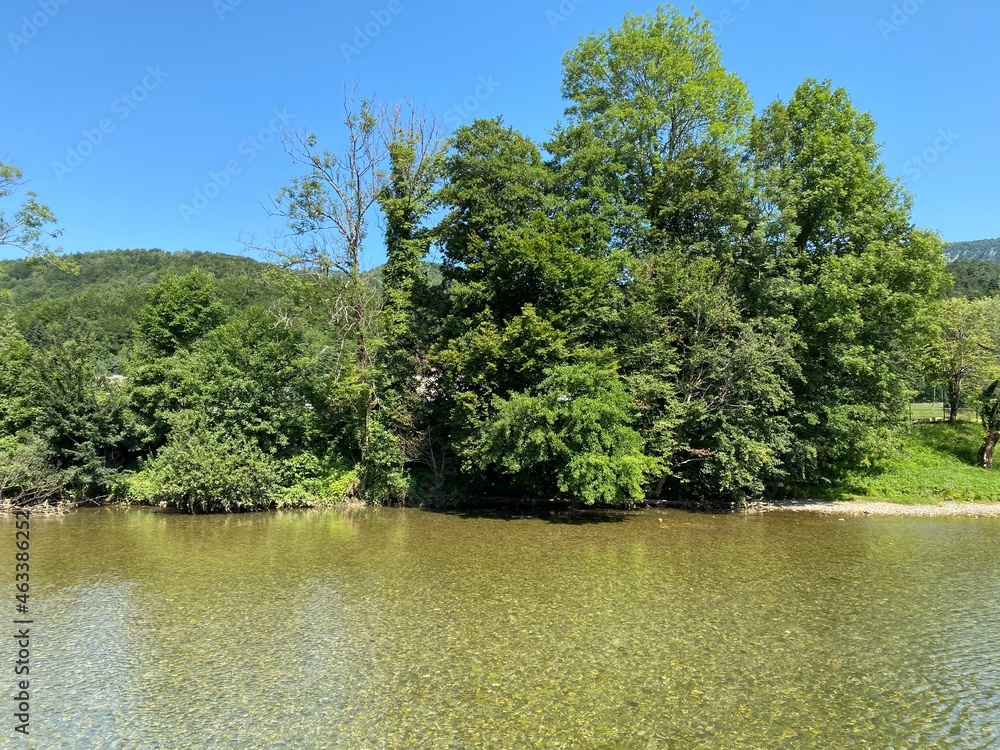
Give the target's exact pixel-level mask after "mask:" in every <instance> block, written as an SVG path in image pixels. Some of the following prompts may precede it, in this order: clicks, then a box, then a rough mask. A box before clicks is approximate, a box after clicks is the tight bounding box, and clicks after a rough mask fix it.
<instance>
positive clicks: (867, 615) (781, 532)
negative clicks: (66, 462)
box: [0, 510, 1000, 750]
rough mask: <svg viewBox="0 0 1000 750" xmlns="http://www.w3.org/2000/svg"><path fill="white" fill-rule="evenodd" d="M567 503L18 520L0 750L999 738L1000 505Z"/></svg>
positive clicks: (979, 743)
mask: <svg viewBox="0 0 1000 750" xmlns="http://www.w3.org/2000/svg"><path fill="white" fill-rule="evenodd" d="M660 519H662V520H660ZM582 520H583V521H585V522H583V523H579V524H575V525H574V524H556V523H550V522H549V521H548V520H546V519H539V518H506V519H504V518H497V517H490V516H463V515H445V514H433V513H427V512H421V511H416V510H383V511H365V512H358V513H332V512H331V513H298V514H296V513H288V514H277V515H254V516H240V517H234V516H228V517H197V518H192V517H186V516H176V515H165V514H160V513H152V512H144V511H127V512H126V511H107V510H105V511H86V512H79V513H76V514H72V515H69V516H66V517H64V518H58V519H43V518H36V519H33V521H32V531H33V540H32V541H33V547H32V558H33V565H34V570H33V586H34V588H33V596H32V604H33V614H34V616H35V618H36V625H35V639H34V649H35V652H34V655H33V659H34V662H33V675H32V678H33V682H32V685H33V691H34V694H35V695H34V702H33V705H32V730H33V731H32V739H31V740H30V741H27V742H25V741H24V740H23V739H21V738H20V737H17V736H15V735H13V734H12V733H11V732H10V731H9V730H5V731H4V732H3V734H2V735H0V746H3V747H28V748H125V749H126V750H138V749H144V748H293V749H295V750H304V749H306V748H333V747H350V748H437V747H441V748H480V747H491V748H531V747H545V748H558V747H572V748H641V749H643V750H645V749H646V748H700V747H705V748H756V747H762V748H763V747H766V748H784V747H787V748H813V747H815V748H846V747H852V748H853V747H858V748H866V747H872V748H883V749H885V748H894V749H895V750H901V749H902V748H934V747H942V748H945V747H946V748H994V747H1000V521H998V520H996V519H984V520H974V519H960V520H939V519H899V518H890V519H875V518H863V519H857V520H851V519H848V520H847V521H846V522H844V521H839V520H838V519H836V518H825V517H814V516H806V515H797V514H787V515H785V514H780V515H769V516H763V517H743V516H702V515H688V514H684V513H662V514H660V513H645V514H620V515H595V516H584V518H583V519H582ZM0 533H4V534H6V535H7V536H8V538H10V539H11V541H10V547H11V549H12V547H13V530H12V528H11V521H10V519H6V520H5V521H3V522H2V523H0ZM12 567H13V564H12V563H11V568H12ZM10 577H11V580H12V579H13V570H11V572H10ZM10 599H11V609H12V608H13V592H11V595H10ZM9 661H10V662H12V657H11V658H10V659H9ZM5 671H6V672H7V673H8V675H10V677H9V683H10V684H13V677H12V671H13V669H12V667H11V668H10V669H5ZM2 712H3V714H4V715H7V714H8V713H10V712H9V711H8V710H7V709H2ZM5 723H10V720H9V719H8V721H7V722H5Z"/></svg>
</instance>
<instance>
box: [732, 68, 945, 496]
mask: <svg viewBox="0 0 1000 750" xmlns="http://www.w3.org/2000/svg"><path fill="white" fill-rule="evenodd" d="M751 155H752V158H753V166H754V179H755V181H756V183H757V185H758V191H759V192H758V195H757V197H756V198H755V204H756V206H757V209H758V211H759V217H758V218H755V221H756V222H758V223H759V226H760V230H759V232H757V233H755V236H756V237H758V238H759V239H758V240H757V241H756V245H757V249H756V250H754V252H753V253H750V256H751V257H752V261H751V263H750V264H749V265H748V266H747V271H748V272H749V273H750V274H754V275H755V276H756V275H759V274H765V273H766V274H767V275H768V276H769V277H770V278H771V279H772V280H771V281H770V282H769V283H768V284H766V285H761V284H760V283H758V282H755V281H752V282H750V283H749V284H748V286H751V285H752V286H753V287H755V288H756V289H758V290H759V291H758V292H757V293H755V296H754V297H753V299H752V302H753V305H754V306H755V307H756V308H757V309H758V310H760V311H761V312H763V313H764V314H767V315H769V316H787V317H789V318H790V319H793V320H794V321H795V327H794V333H795V335H796V336H797V338H798V339H799V342H800V343H799V346H798V349H797V351H796V355H795V356H796V359H797V360H798V362H799V363H800V364H801V368H802V369H801V377H800V378H798V379H797V380H796V381H795V383H794V393H795V403H794V407H793V408H792V409H791V410H790V414H789V417H790V420H791V423H792V425H793V427H794V430H795V434H796V440H795V450H794V452H793V453H792V454H791V455H790V456H789V461H790V463H791V464H792V465H793V466H794V467H795V471H796V473H797V474H799V476H801V477H802V478H805V479H810V480H812V479H818V478H824V477H825V478H830V477H832V476H835V475H836V474H837V473H838V472H840V471H842V470H844V469H846V468H848V467H851V466H855V467H857V466H872V465H875V464H877V463H878V462H879V460H880V457H884V456H886V455H887V452H888V451H891V446H892V445H893V435H894V433H895V432H896V431H897V430H898V429H900V428H901V426H902V425H903V424H904V422H905V414H906V404H907V401H908V383H909V381H910V380H911V379H912V377H913V376H914V374H915V371H916V368H917V364H918V361H919V357H918V353H919V350H920V348H921V347H922V346H923V345H924V343H925V342H926V340H927V338H928V337H929V330H930V329H929V316H928V314H927V311H928V308H929V306H930V305H931V304H932V303H933V302H934V301H935V300H937V299H938V298H939V297H940V294H941V291H942V289H943V287H944V285H945V282H946V276H945V273H944V258H943V243H942V242H941V240H940V238H938V237H936V236H935V235H932V234H930V233H927V232H921V231H918V230H916V229H915V228H914V227H913V226H912V224H911V223H910V204H909V199H908V197H907V196H906V195H905V194H904V193H903V192H902V190H901V188H900V187H899V186H898V185H897V184H896V183H894V182H892V181H891V180H889V179H888V177H886V174H885V169H884V166H883V165H882V163H881V161H880V159H879V146H878V144H877V143H876V141H875V123H874V121H873V120H872V118H871V116H870V115H868V114H863V113H861V112H859V111H858V110H857V109H855V108H854V106H853V105H852V104H851V102H850V98H849V97H848V95H847V93H846V92H845V91H843V90H842V89H834V88H833V87H832V86H831V85H830V84H829V82H826V83H819V82H816V81H813V80H809V81H806V82H805V83H804V84H802V85H801V86H800V87H799V88H798V89H797V90H796V92H795V94H794V96H793V97H792V99H791V100H790V101H789V102H788V103H787V104H785V103H782V102H776V103H775V104H773V105H771V106H770V107H769V108H768V109H767V110H766V111H765V113H764V114H763V116H762V117H761V118H760V119H759V120H757V121H756V122H755V123H754V126H753V132H752V152H751ZM755 265H756V266H757V268H754V266H755ZM750 278H751V279H752V277H750ZM775 279H777V280H780V282H779V283H775V281H774V280H775Z"/></svg>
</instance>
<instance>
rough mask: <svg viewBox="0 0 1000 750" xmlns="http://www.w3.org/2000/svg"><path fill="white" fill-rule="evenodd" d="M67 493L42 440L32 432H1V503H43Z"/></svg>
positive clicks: (58, 498)
mask: <svg viewBox="0 0 1000 750" xmlns="http://www.w3.org/2000/svg"><path fill="white" fill-rule="evenodd" d="M65 496H66V491H65V488H64V487H63V486H62V483H61V477H60V476H59V473H58V472H57V471H56V470H55V468H54V467H53V466H52V464H51V463H49V459H48V455H47V450H46V446H45V444H44V442H43V441H42V440H40V439H39V438H38V437H36V436H31V435H28V436H24V437H13V436H9V435H0V506H8V505H39V504H45V503H52V502H58V501H60V500H63V499H64V498H65Z"/></svg>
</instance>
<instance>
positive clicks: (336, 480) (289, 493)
mask: <svg viewBox="0 0 1000 750" xmlns="http://www.w3.org/2000/svg"><path fill="white" fill-rule="evenodd" d="M280 474H281V484H282V487H283V489H282V490H281V491H280V494H279V496H278V500H277V505H278V507H279V508H296V507H317V506H323V505H342V504H344V503H347V502H349V501H350V500H351V499H352V498H356V497H357V495H358V490H359V487H360V480H359V471H358V469H357V467H353V468H344V467H342V466H339V465H337V464H336V463H334V462H330V461H328V460H323V459H320V458H319V457H318V456H316V455H314V454H312V453H301V454H299V455H297V456H294V457H293V458H290V459H287V460H285V461H282V462H281V466H280Z"/></svg>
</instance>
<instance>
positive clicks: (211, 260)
mask: <svg viewBox="0 0 1000 750" xmlns="http://www.w3.org/2000/svg"><path fill="white" fill-rule="evenodd" d="M65 260H66V261H67V262H71V263H72V264H73V266H74V267H75V268H76V269H77V272H76V273H66V272H65V271H63V270H61V269H59V268H57V267H54V266H53V265H51V264H49V263H43V264H40V263H31V262H28V261H23V260H20V261H3V262H0V296H2V295H3V292H4V291H7V292H9V294H10V301H9V304H10V307H11V312H12V314H13V316H14V319H15V320H16V321H17V324H18V327H19V328H20V329H21V331H22V332H23V333H24V335H25V337H26V338H27V339H28V341H30V342H31V343H32V344H33V345H34V346H36V347H46V346H49V345H50V344H51V343H52V342H53V341H65V340H69V339H77V340H79V339H88V340H92V341H93V342H94V344H95V346H96V348H97V354H98V355H99V356H101V357H103V358H105V359H107V360H109V361H113V362H115V364H117V363H118V360H119V359H120V357H121V355H122V354H123V352H124V351H125V349H126V348H127V347H128V345H129V344H130V342H131V340H132V335H133V332H134V329H135V325H136V320H137V318H138V316H139V312H140V311H141V310H142V308H143V306H144V305H146V304H147V303H148V302H149V299H150V294H151V292H152V290H153V289H154V288H155V287H156V285H157V284H158V283H159V282H160V281H162V280H163V279H164V278H165V277H167V276H170V275H174V276H185V275H186V274H189V273H191V272H192V271H194V270H195V269H199V270H200V271H201V272H202V273H207V274H209V275H211V276H212V277H213V279H214V280H215V284H216V287H217V289H218V294H219V301H220V302H221V304H222V305H223V306H225V307H228V308H232V309H235V308H239V307H244V306H247V305H250V304H263V303H264V302H266V301H269V300H271V299H274V298H275V297H276V296H277V295H276V293H275V291H274V290H273V288H271V287H270V285H268V284H266V283H264V278H263V272H264V271H265V269H267V266H264V265H263V264H261V263H258V262H257V261H255V260H253V259H251V258H243V257H238V256H231V255H222V254H216V253H188V252H178V253H165V252H163V251H162V250H114V251H107V252H99V253H85V254H81V255H71V256H67V257H66V258H65Z"/></svg>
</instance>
